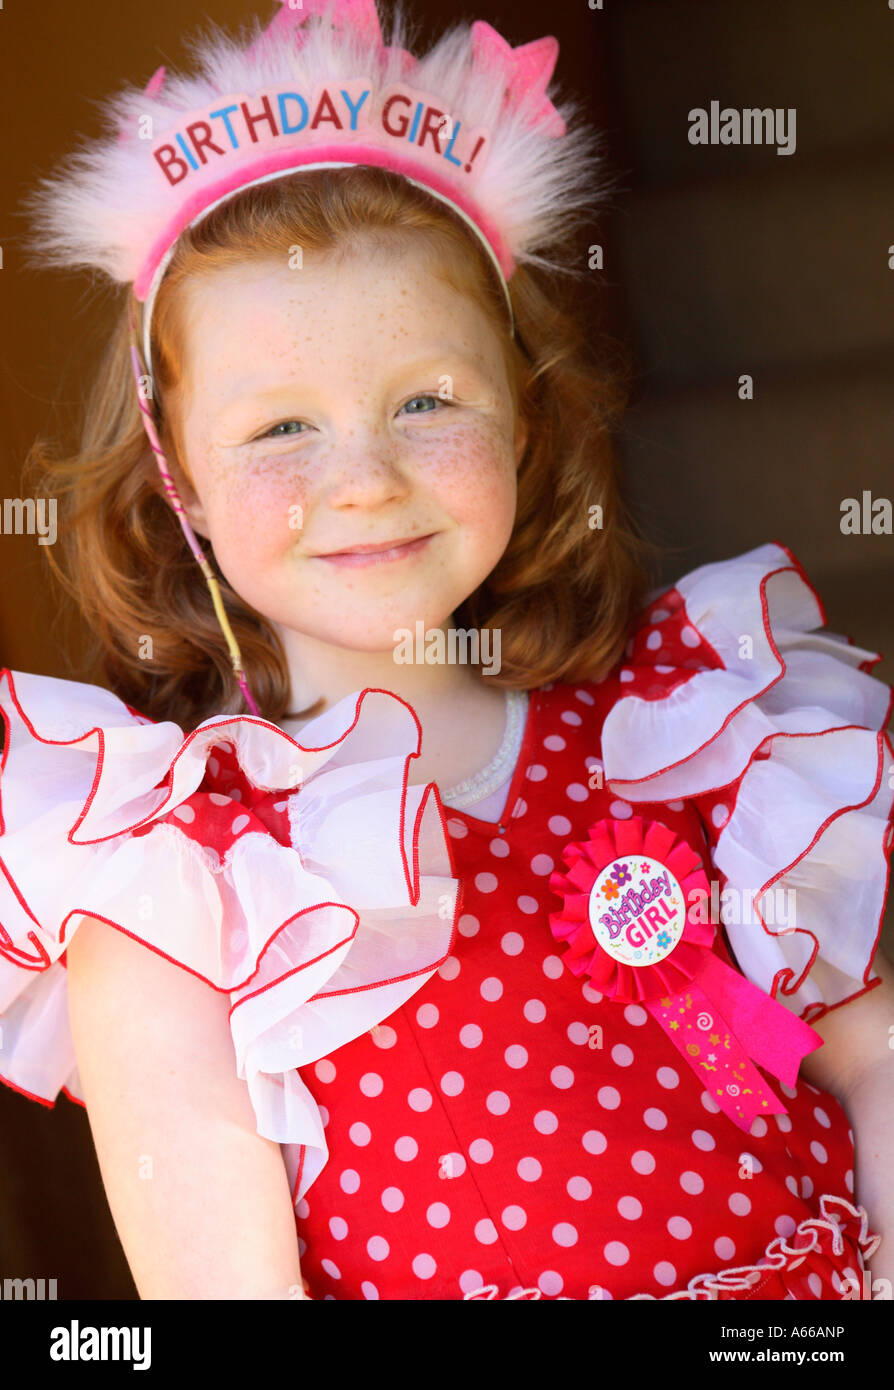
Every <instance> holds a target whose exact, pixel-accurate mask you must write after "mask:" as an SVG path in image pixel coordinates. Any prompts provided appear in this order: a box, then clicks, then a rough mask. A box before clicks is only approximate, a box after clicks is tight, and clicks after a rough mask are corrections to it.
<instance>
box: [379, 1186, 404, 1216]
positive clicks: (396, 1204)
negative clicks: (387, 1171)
mask: <svg viewBox="0 0 894 1390" xmlns="http://www.w3.org/2000/svg"><path fill="white" fill-rule="evenodd" d="M403 1204H404V1194H403V1193H402V1192H401V1190H400V1188H399V1187H386V1188H385V1191H384V1192H383V1193H382V1206H383V1207H384V1208H385V1210H386V1211H400V1209H401V1207H402V1206H403Z"/></svg>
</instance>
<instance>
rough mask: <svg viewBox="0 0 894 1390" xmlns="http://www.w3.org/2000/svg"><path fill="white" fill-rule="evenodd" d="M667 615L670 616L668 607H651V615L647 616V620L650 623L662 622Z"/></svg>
mask: <svg viewBox="0 0 894 1390" xmlns="http://www.w3.org/2000/svg"><path fill="white" fill-rule="evenodd" d="M669 617H670V609H668V608H653V609H652V614H651V616H650V618H649V622H650V623H663V622H665V621H666V620H667V619H668V618H669Z"/></svg>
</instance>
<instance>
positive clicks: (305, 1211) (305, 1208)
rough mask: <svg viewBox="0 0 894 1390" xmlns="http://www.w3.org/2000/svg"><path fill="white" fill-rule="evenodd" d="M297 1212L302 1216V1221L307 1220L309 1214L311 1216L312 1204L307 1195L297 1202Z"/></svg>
mask: <svg viewBox="0 0 894 1390" xmlns="http://www.w3.org/2000/svg"><path fill="white" fill-rule="evenodd" d="M295 1213H296V1215H297V1216H300V1217H301V1220H302V1221H306V1220H307V1218H308V1216H310V1206H309V1205H308V1202H307V1199H306V1198H305V1197H302V1198H301V1201H300V1202H298V1203H296V1206H295Z"/></svg>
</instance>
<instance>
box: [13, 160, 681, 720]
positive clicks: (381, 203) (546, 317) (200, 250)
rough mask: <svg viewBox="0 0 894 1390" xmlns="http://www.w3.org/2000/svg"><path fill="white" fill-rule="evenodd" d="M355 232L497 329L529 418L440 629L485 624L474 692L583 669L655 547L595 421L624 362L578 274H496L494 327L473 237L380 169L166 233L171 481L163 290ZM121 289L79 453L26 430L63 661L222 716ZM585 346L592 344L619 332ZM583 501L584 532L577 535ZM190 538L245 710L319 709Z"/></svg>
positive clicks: (592, 665)
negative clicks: (401, 258)
mask: <svg viewBox="0 0 894 1390" xmlns="http://www.w3.org/2000/svg"><path fill="white" fill-rule="evenodd" d="M369 237H372V238H374V239H375V240H377V241H380V240H382V239H387V242H388V244H389V245H394V244H395V238H397V239H407V238H413V239H414V240H417V239H418V240H419V241H420V243H421V245H422V246H423V248H424V250H425V252H426V254H427V255H429V257H430V260H431V266H432V269H433V272H434V273H437V274H439V275H441V276H443V277H444V278H445V279H447V280H448V281H449V283H450V284H451V285H453V286H454V287H455V288H456V289H457V290H458V291H459V292H461V293H465V294H469V295H473V296H474V297H475V300H476V301H477V303H478V304H479V305H480V306H481V308H482V309H483V311H484V312H485V313H486V314H487V315H488V316H489V318H490V320H491V322H492V323H493V325H494V327H495V329H496V331H497V332H498V334H499V335H500V342H501V343H502V345H503V350H504V354H505V360H506V365H507V371H508V376H509V381H510V385H511V389H512V394H513V399H514V402H515V407H516V410H517V411H520V412H521V414H522V416H523V418H524V419H525V420H526V422H527V424H528V427H529V436H528V444H527V448H526V451H525V454H524V457H523V458H522V461H521V464H520V467H519V470H518V478H517V481H518V507H517V515H516V520H515V525H514V528H513V532H512V535H511V538H510V541H509V544H508V546H507V548H506V551H505V552H504V554H503V556H502V557H501V559H500V561H499V563H498V564H497V566H496V567H495V569H494V570H493V571H492V573H491V574H490V575H489V576H488V578H487V579H486V580H485V582H484V583H482V584H481V585H480V586H479V588H478V589H476V590H475V592H474V593H472V594H470V595H469V596H468V598H467V599H466V600H465V601H464V602H463V603H462V604H461V605H460V606H459V607H458V609H457V610H456V613H455V614H454V618H455V621H456V623H457V624H458V625H459V626H461V627H466V628H477V629H485V628H490V629H498V630H499V631H500V640H501V670H500V672H499V673H498V674H497V675H489V676H488V677H487V679H488V680H489V681H490V682H491V684H493V685H499V686H505V687H511V688H514V689H525V690H530V689H536V688H537V687H539V686H541V685H543V684H546V683H548V682H554V681H573V680H583V679H587V680H600V679H602V677H603V676H605V675H606V674H607V673H608V672H609V671H610V670H611V668H612V667H613V666H614V665H615V664H616V663H617V661H618V660H619V659H620V656H621V654H622V651H623V648H624V645H625V642H626V640H627V637H628V630H629V626H630V622H631V619H632V618H633V615H634V613H635V612H636V610H637V609H638V608H639V607H640V605H641V604H642V602H643V600H644V598H645V595H646V592H647V589H648V587H649V584H650V579H651V576H650V572H649V568H648V566H649V565H650V563H651V562H652V561H653V560H654V556H655V554H656V553H657V552H656V549H655V547H654V546H652V545H651V543H650V542H648V541H647V540H646V539H645V537H644V536H643V535H642V533H641V532H640V531H639V529H638V526H637V525H636V523H635V521H634V519H633V517H632V515H631V513H630V511H629V509H628V507H627V505H626V503H625V500H624V497H623V495H622V489H621V486H620V479H619V467H618V458H617V452H616V447H615V441H614V431H615V426H616V425H617V422H618V420H619V419H620V416H621V414H622V412H623V409H624V406H625V404H626V400H627V394H628V389H629V366H628V364H627V362H626V359H624V360H623V361H621V360H612V361H609V360H608V358H606V361H605V362H604V363H602V364H600V363H597V362H596V361H595V360H594V359H593V357H592V355H591V353H590V349H589V346H588V344H587V343H586V340H585V335H584V330H583V326H582V324H581V323H580V321H579V318H578V316H577V315H576V313H575V311H574V308H573V305H572V302H571V301H572V295H573V290H574V286H575V280H576V276H577V275H578V274H580V273H581V272H574V271H569V272H568V273H567V275H566V276H565V277H557V276H556V275H555V274H550V273H548V272H544V271H543V270H541V269H539V268H537V267H534V268H527V267H519V268H518V269H517V270H516V272H515V274H514V275H513V276H512V279H511V281H510V291H511V297H512V303H513V311H514V315H515V320H516V337H515V338H512V337H511V336H510V333H509V329H508V324H507V321H506V310H505V304H504V300H503V295H502V291H501V289H500V287H499V285H498V284H497V283H496V280H495V276H494V272H493V269H492V267H491V265H490V262H489V260H488V257H487V255H486V253H485V251H484V250H483V248H482V247H481V246H479V245H478V242H477V238H475V237H473V236H472V234H471V233H470V232H469V231H468V229H467V228H466V226H465V225H464V224H463V222H462V221H461V220H460V218H459V217H457V216H456V214H455V213H453V212H452V211H451V209H450V208H449V207H447V206H445V205H443V204H441V203H440V202H439V201H436V200H435V199H433V198H432V197H430V196H429V195H428V194H427V193H426V192H425V191H424V190H423V189H419V188H417V187H416V186H414V185H413V184H410V183H409V182H408V181H407V180H405V179H403V178H401V177H400V176H398V175H395V174H392V173H390V172H388V171H385V170H381V169H372V168H367V167H354V168H348V169H340V170H314V171H307V172H301V173H298V174H296V175H291V176H288V177H285V178H281V179H276V180H272V181H270V182H268V183H266V184H261V185H258V186H256V187H254V188H248V189H245V190H243V191H242V192H241V193H239V194H237V195H236V196H235V197H233V198H231V199H230V200H229V201H227V202H225V203H223V204H221V205H220V206H219V207H218V208H216V209H214V210H213V211H212V212H211V213H210V214H208V215H207V216H206V217H205V218H204V219H203V220H202V221H201V222H199V223H198V224H197V225H196V226H195V227H192V228H190V229H188V230H187V231H186V232H184V233H183V234H182V236H181V237H180V239H179V241H178V243H177V246H176V249H175V252H174V255H173V257H172V260H171V262H170V265H169V267H168V269H167V272H166V274H165V276H164V278H163V280H162V283H161V286H160V289H159V293H158V296H157V299H156V303H155V309H154V313H153V327H152V354H153V363H154V367H155V376H154V381H153V387H154V393H155V408H156V411H157V418H158V422H159V433H160V437H161V441H162V445H163V447H164V449H165V452H166V454H167V457H168V461H169V465H170V468H171V472H172V474H173V475H174V478H175V480H176V481H178V482H179V481H182V480H183V477H184V461H183V459H182V457H181V456H180V453H179V449H178V428H177V420H176V418H173V417H174V414H175V412H173V411H166V409H165V398H166V395H167V394H168V393H170V392H171V391H173V390H175V389H176V387H177V385H178V383H179V382H180V380H181V379H182V375H183V360H184V359H183V352H182V342H183V337H182V329H183V324H182V321H181V303H182V299H183V296H182V295H179V294H178V287H179V286H180V285H181V284H182V282H183V281H184V280H186V279H187V278H189V277H194V276H196V277H197V276H201V275H202V274H205V273H208V272H210V271H213V270H215V269H217V268H218V267H221V266H227V265H234V264H238V263H239V262H244V261H246V260H251V259H268V258H270V257H271V256H275V257H281V256H284V255H286V254H287V253H288V250H289V248H290V247H293V246H295V245H300V246H301V247H302V248H303V249H304V250H307V251H319V252H322V253H342V252H347V253H349V252H350V251H352V250H354V249H362V247H363V245H365V244H367V242H366V239H367V238H369ZM397 245H398V246H399V245H400V241H399V240H398V242H397ZM569 291H570V292H569ZM129 298H130V295H129V292H128V293H127V294H126V295H125V296H124V298H123V299H122V300H121V302H120V303H119V306H118V314H117V323H116V325H115V328H114V332H113V333H112V336H111V338H110V340H109V343H108V346H107V348H106V351H105V354H104V357H103V360H102V361H101V363H100V366H99V370H98V372H97V374H96V378H95V381H94V383H93V387H92V391H91V393H90V395H89V398H88V402H87V408H86V415H85V419H84V423H83V428H82V433H81V439H80V447H79V449H78V451H77V452H76V453H75V454H74V455H72V456H67V457H59V456H58V451H57V450H54V448H53V446H52V445H51V444H48V443H47V442H46V441H44V440H38V441H37V442H36V443H35V445H34V446H33V448H32V450H31V452H30V453H29V456H28V459H27V462H26V466H25V479H26V482H27V487H28V491H29V492H30V493H31V495H34V496H45V497H54V498H55V499H56V501H57V506H58V508H59V514H60V525H59V537H60V540H59V544H58V546H57V547H55V548H54V549H58V550H59V551H60V554H59V556H58V557H57V556H56V555H55V554H50V553H48V554H47V558H48V560H49V563H50V566H51V569H52V571H53V573H54V575H55V578H56V579H57V580H58V582H59V583H60V585H61V586H62V588H63V590H64V591H65V593H66V594H67V595H68V596H69V597H70V599H71V600H72V601H73V602H74V604H75V605H76V606H77V608H78V609H79V610H80V613H81V615H82V617H83V618H84V619H85V620H86V624H87V629H88V638H89V640H88V645H87V648H86V649H85V650H83V651H82V652H80V653H78V657H77V660H76V661H74V662H73V663H72V667H73V669H74V670H75V672H76V673H77V675H78V676H79V677H80V678H81V679H85V680H91V681H96V682H99V683H103V684H105V685H106V686H107V687H108V688H110V689H111V690H113V691H114V693H115V694H117V695H118V696H119V697H120V698H121V699H122V700H124V701H125V702H126V703H127V704H129V705H131V706H132V707H133V708H135V709H138V710H139V711H141V712H142V713H144V714H146V715H148V716H150V717H151V718H153V719H172V720H174V721H176V722H177V723H178V724H180V725H181V726H184V727H187V728H190V727H194V726H195V725H196V724H197V723H199V722H201V720H203V719H206V718H208V717H210V716H211V715H212V714H216V713H236V712H239V711H240V710H241V709H242V708H243V700H242V695H241V692H240V690H239V687H238V685H237V683H236V679H235V676H234V674H233V670H232V666H231V664H230V659H229V654H228V651H227V647H226V643H225V641H224V637H223V634H222V632H221V630H220V627H219V625H218V623H217V619H216V617H215V615H214V609H213V606H212V601H211V596H210V593H209V591H208V587H207V585H206V582H205V579H204V577H203V576H202V573H201V570H200V568H199V566H198V565H197V563H196V561H195V559H194V557H193V555H192V554H191V552H190V550H189V547H188V546H187V544H186V541H185V539H184V536H183V533H182V531H181V529H180V525H179V523H178V521H177V519H176V516H175V514H174V512H173V510H172V509H171V506H170V504H169V503H168V501H167V499H166V497H165V495H164V491H163V487H162V482H161V478H160V475H159V472H158V468H157V466H156V463H155V459H154V456H153V454H152V451H151V449H150V448H149V446H148V442H147V440H146V437H145V434H144V431H143V428H142V423H141V421H140V416H139V409H138V404H137V399H136V391H135V386H134V381H133V376H132V369H131V364H130V356H129V344H130V334H129V311H130V307H131V305H130V303H129V302H128V300H129ZM603 347H604V349H605V352H606V353H609V355H610V350H617V349H618V344H615V343H610V342H608V341H606V342H605V343H604V344H603ZM616 358H617V353H616ZM186 476H187V477H188V476H189V475H188V473H186ZM596 506H598V507H600V508H601V509H602V511H601V526H599V525H597V526H595V527H594V526H593V525H592V522H593V520H600V518H599V514H598V513H595V512H594V511H593V510H592V509H593V508H594V507H596ZM198 540H199V543H200V544H202V545H203V548H204V550H205V553H206V554H207V556H208V558H209V560H210V563H211V565H212V568H213V570H214V573H215V574H216V575H217V577H218V583H219V585H220V590H221V595H222V598H223V601H224V605H225V607H226V611H227V614H228V617H229V621H230V624H231V626H232V629H233V632H234V634H235V636H236V640H237V641H238V643H239V647H240V649H241V652H242V659H243V665H244V669H245V674H246V677H247V679H248V683H249V685H250V687H251V690H252V692H253V694H254V696H255V699H256V701H257V703H258V707H259V709H260V711H261V713H262V714H263V716H264V717H265V718H266V719H269V720H271V721H272V722H274V723H276V722H277V721H279V720H280V719H283V718H286V717H288V716H292V717H307V716H308V715H310V714H313V713H315V712H316V710H317V709H318V708H319V707H320V705H319V702H318V704H317V705H315V706H313V707H312V708H311V709H309V710H303V711H291V710H290V709H289V704H290V681H289V674H288V667H287V663H286V659H285V653H284V650H283V647H282V644H281V642H280V640H279V637H278V636H277V634H276V632H275V631H274V629H273V627H272V626H271V625H270V623H269V622H268V621H267V620H266V619H265V618H264V616H263V615H262V614H260V613H258V612H257V611H255V610H254V609H253V608H252V607H251V606H250V605H248V604H247V603H246V602H244V601H243V599H241V598H240V596H239V594H238V593H236V592H235V591H234V590H233V589H232V588H231V586H230V585H229V583H228V582H227V580H226V578H225V577H224V575H223V574H222V573H221V571H220V569H219V566H218V565H217V563H216V561H215V558H214V553H213V549H212V547H211V545H210V544H209V543H208V542H206V541H203V538H202V537H198ZM482 678H483V677H482Z"/></svg>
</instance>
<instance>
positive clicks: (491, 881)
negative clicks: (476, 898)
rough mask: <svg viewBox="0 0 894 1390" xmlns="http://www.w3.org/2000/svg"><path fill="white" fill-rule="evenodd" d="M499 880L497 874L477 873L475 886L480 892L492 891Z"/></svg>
mask: <svg viewBox="0 0 894 1390" xmlns="http://www.w3.org/2000/svg"><path fill="white" fill-rule="evenodd" d="M498 882H499V880H498V878H497V876H496V874H476V875H475V887H476V888H477V889H478V892H479V893H492V892H493V891H494V889H495V888H496V886H497V883H498Z"/></svg>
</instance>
